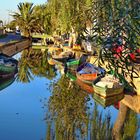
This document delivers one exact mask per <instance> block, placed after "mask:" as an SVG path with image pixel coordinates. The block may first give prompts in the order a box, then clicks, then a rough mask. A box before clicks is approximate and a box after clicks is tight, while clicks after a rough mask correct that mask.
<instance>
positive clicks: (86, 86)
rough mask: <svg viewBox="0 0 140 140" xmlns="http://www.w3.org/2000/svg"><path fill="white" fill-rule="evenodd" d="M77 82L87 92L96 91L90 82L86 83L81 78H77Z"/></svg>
mask: <svg viewBox="0 0 140 140" xmlns="http://www.w3.org/2000/svg"><path fill="white" fill-rule="evenodd" d="M76 83H77V84H78V85H79V86H80V88H81V89H82V90H84V91H86V92H87V93H91V94H93V93H94V89H93V86H92V85H90V84H86V83H85V82H83V81H81V80H80V79H78V78H77V80H76Z"/></svg>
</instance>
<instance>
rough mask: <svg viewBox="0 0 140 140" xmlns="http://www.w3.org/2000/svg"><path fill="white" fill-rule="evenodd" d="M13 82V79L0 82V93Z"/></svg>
mask: <svg viewBox="0 0 140 140" xmlns="http://www.w3.org/2000/svg"><path fill="white" fill-rule="evenodd" d="M14 81H15V77H11V78H9V79H3V80H0V91H1V90H3V89H5V88H7V87H8V86H10V85H11V84H12V83H13V82H14Z"/></svg>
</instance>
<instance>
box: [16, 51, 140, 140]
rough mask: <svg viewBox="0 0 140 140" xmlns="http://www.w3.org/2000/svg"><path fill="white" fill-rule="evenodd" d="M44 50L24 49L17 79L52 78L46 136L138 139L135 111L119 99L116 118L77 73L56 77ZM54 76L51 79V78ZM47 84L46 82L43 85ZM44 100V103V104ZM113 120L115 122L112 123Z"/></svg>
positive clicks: (80, 139) (59, 139)
mask: <svg viewBox="0 0 140 140" xmlns="http://www.w3.org/2000/svg"><path fill="white" fill-rule="evenodd" d="M47 58H48V54H47V52H46V51H45V52H41V51H39V50H32V49H27V50H24V51H23V52H22V54H21V57H20V59H19V72H18V75H17V80H18V82H23V83H28V82H30V81H31V80H33V79H34V77H39V78H42V77H45V78H47V79H50V83H51V81H53V83H51V86H50V92H51V93H52V96H51V97H50V98H49V101H48V102H47V103H48V106H45V107H46V108H47V109H46V110H47V112H46V114H47V115H46V120H45V121H46V124H47V130H46V140H50V139H52V140H111V139H115V140H121V139H122V140H128V139H138V138H139V137H138V134H140V133H139V130H140V129H139V128H140V126H139V124H140V120H139V119H140V118H138V114H137V113H135V112H133V111H132V110H130V109H129V108H128V107H127V106H126V105H124V104H123V103H120V108H119V110H118V116H117V119H116V118H115V119H116V121H114V120H113V119H112V118H113V117H114V112H115V111H114V110H113V111H110V110H107V109H108V108H110V107H108V108H107V109H105V110H104V108H102V107H101V106H100V105H99V104H96V103H95V102H94V100H93V98H92V96H91V93H92V94H93V92H92V90H93V89H92V90H91V88H92V86H90V87H89V86H88V87H87V88H84V85H83V84H81V81H80V82H79V81H77V79H76V77H73V76H72V77H71V78H72V80H71V79H70V78H69V77H68V76H67V75H65V74H63V75H61V76H60V78H58V77H57V78H56V75H57V71H56V69H55V66H52V65H50V64H49V63H48V60H47ZM52 79H54V80H55V81H54V80H52ZM46 86H48V85H46ZM47 103H46V104H47ZM114 122H115V123H114Z"/></svg>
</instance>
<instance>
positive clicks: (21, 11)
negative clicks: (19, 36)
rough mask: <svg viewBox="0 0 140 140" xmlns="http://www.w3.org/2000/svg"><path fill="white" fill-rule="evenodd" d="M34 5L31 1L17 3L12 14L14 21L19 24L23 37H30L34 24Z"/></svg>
mask: <svg viewBox="0 0 140 140" xmlns="http://www.w3.org/2000/svg"><path fill="white" fill-rule="evenodd" d="M33 13H34V6H33V3H28V2H25V3H19V4H18V12H14V13H13V14H12V16H13V18H14V22H15V23H16V25H17V26H19V28H20V30H21V32H22V33H23V35H24V36H25V37H30V36H31V32H32V30H34V26H35V25H36V19H35V17H34V15H33Z"/></svg>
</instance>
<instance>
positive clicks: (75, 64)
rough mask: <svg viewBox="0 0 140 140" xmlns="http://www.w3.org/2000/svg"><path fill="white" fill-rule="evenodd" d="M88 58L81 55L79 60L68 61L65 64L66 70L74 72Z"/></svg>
mask: <svg viewBox="0 0 140 140" xmlns="http://www.w3.org/2000/svg"><path fill="white" fill-rule="evenodd" d="M87 58H88V55H84V54H83V55H82V56H81V57H80V59H69V60H68V61H67V63H66V66H67V69H70V70H75V71H76V69H77V68H78V66H80V65H81V64H83V63H85V62H86V60H87Z"/></svg>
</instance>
